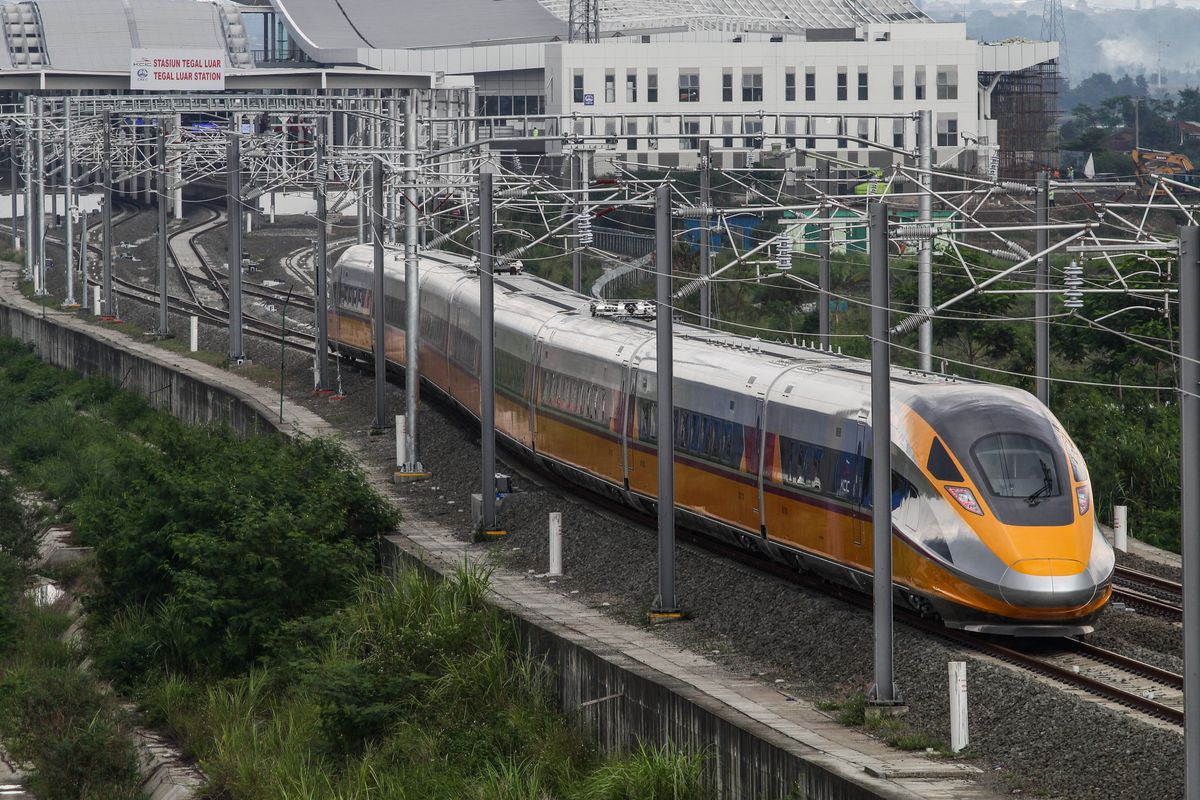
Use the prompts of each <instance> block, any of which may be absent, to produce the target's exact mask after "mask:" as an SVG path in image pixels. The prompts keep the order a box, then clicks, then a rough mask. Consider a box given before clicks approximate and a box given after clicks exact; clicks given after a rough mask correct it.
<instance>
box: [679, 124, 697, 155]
mask: <svg viewBox="0 0 1200 800" xmlns="http://www.w3.org/2000/svg"><path fill="white" fill-rule="evenodd" d="M681 127H682V130H681V133H683V135H684V136H686V137H688V138H685V139H680V140H679V149H680V150H699V149H700V140H699V139H697V138H695V137H697V136H699V135H700V120H698V119H685V120H684V121H683V123H682V125H681Z"/></svg>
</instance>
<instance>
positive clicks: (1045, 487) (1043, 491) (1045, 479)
mask: <svg viewBox="0 0 1200 800" xmlns="http://www.w3.org/2000/svg"><path fill="white" fill-rule="evenodd" d="M1038 464H1040V465H1041V466H1042V488H1040V489H1038V490H1037V491H1036V492H1034V493H1033V494H1031V495H1029V497H1026V498H1025V502H1026V503H1029V505H1031V506H1036V505H1037V504H1038V499H1039V498H1041V497H1044V496H1045V495H1047V494H1049V493H1050V490H1051V489H1053V488H1054V481H1053V479H1051V477H1050V468H1049V467H1048V466H1046V462H1045V461H1043V460H1042V459H1040V458H1039V459H1038Z"/></svg>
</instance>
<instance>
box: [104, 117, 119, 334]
mask: <svg viewBox="0 0 1200 800" xmlns="http://www.w3.org/2000/svg"><path fill="white" fill-rule="evenodd" d="M103 170H104V192H103V194H104V197H103V207H102V208H101V209H100V211H101V214H102V216H103V219H102V222H101V224H102V226H103V239H104V248H103V251H102V253H101V262H100V282H101V284H102V285H103V289H104V314H105V315H106V316H109V317H115V316H116V313H117V311H116V306H115V305H114V304H113V289H112V255H113V245H114V244H115V243H114V242H113V220H112V208H113V163H112V112H111V111H105V112H104V165H103Z"/></svg>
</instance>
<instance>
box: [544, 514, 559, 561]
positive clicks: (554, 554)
mask: <svg viewBox="0 0 1200 800" xmlns="http://www.w3.org/2000/svg"><path fill="white" fill-rule="evenodd" d="M546 574H547V575H553V576H557V575H562V574H563V571H562V512H561V511H551V512H550V570H549V571H548V572H547V573H546Z"/></svg>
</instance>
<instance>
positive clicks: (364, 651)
mask: <svg viewBox="0 0 1200 800" xmlns="http://www.w3.org/2000/svg"><path fill="white" fill-rule="evenodd" d="M0 393H3V396H5V397H6V399H7V402H6V403H5V404H4V405H3V406H0V457H2V458H3V460H4V461H5V463H6V464H7V465H8V466H9V467H10V468H11V470H12V471H13V473H14V475H15V476H16V477H17V478H18V479H19V480H20V481H21V482H22V483H23V484H26V485H28V486H30V487H33V488H35V489H37V490H40V491H42V492H44V493H45V495H46V496H47V497H50V498H53V499H54V500H55V502H56V503H57V505H58V508H57V510H56V513H57V515H58V516H59V517H60V518H61V519H63V520H65V521H66V522H68V523H69V524H70V525H72V526H73V528H74V537H75V539H76V543H78V544H83V545H89V546H92V547H94V548H95V556H94V559H93V560H92V561H90V562H89V563H87V564H86V565H85V566H84V567H83V568H76V569H75V570H74V571H73V575H72V576H71V577H72V580H73V583H74V584H75V585H76V586H77V588H78V590H79V591H80V592H81V593H82V594H83V596H84V600H85V606H86V608H87V611H88V628H89V629H88V635H87V642H88V644H87V652H88V654H89V655H90V656H91V657H92V659H93V660H94V664H95V668H96V669H97V670H98V671H99V673H100V674H102V675H103V676H104V677H106V678H108V679H109V680H111V681H112V682H113V684H114V685H115V686H116V687H117V688H118V690H119V691H121V692H122V693H124V694H126V695H128V696H130V697H131V698H133V699H134V700H136V701H137V703H138V704H139V705H140V706H141V708H142V709H143V711H144V712H145V713H146V715H147V716H148V717H149V718H150V720H151V721H152V722H154V723H156V724H158V725H161V726H163V727H164V728H166V729H168V730H169V731H170V732H172V733H173V734H174V735H175V736H176V737H177V738H178V740H179V741H180V743H181V744H182V746H183V747H184V749H185V750H186V751H187V752H188V753H190V754H191V755H193V756H194V757H195V758H196V759H197V760H198V762H199V764H200V766H201V767H202V768H203V769H204V771H205V772H206V774H207V775H208V778H209V787H208V793H209V795H210V796H212V797H222V798H226V797H227V798H254V799H255V800H261V798H285V797H286V798H297V797H304V798H357V797H368V796H369V797H378V798H406V797H413V798H416V797H421V798H438V797H446V798H451V797H453V798H459V797H464V796H467V797H488V798H491V797H496V798H531V800H532V799H533V798H543V797H562V798H633V797H637V798H651V799H653V798H672V800H684V799H685V798H699V797H703V796H706V793H705V790H704V788H703V786H704V782H703V764H702V762H701V761H700V760H699V759H697V758H694V757H688V756H684V755H681V754H679V753H676V752H673V751H664V752H659V751H653V750H646V751H643V752H641V753H638V754H635V755H634V756H632V757H630V758H627V759H624V760H621V761H617V762H610V763H601V762H599V761H598V760H597V759H596V758H595V757H594V756H593V754H592V753H591V751H590V748H589V746H588V743H587V742H586V741H585V740H584V738H583V737H582V736H581V734H580V733H579V732H578V731H577V730H576V729H575V728H574V727H573V726H572V725H570V724H569V723H568V721H567V720H566V719H565V718H564V717H563V716H562V715H561V714H560V713H558V711H557V710H556V709H555V708H554V706H553V703H552V701H551V697H550V695H549V693H548V691H547V686H546V684H545V677H544V675H543V672H542V670H541V668H540V666H539V664H537V663H536V662H535V661H534V660H532V659H530V658H529V657H528V656H527V655H524V654H522V652H521V650H520V648H519V646H518V642H517V640H516V636H515V632H514V631H513V629H512V627H511V625H510V624H509V623H507V622H506V621H505V620H504V619H503V618H502V617H501V616H500V615H499V614H498V613H497V612H496V611H494V610H493V609H491V608H490V607H489V606H488V605H487V604H486V603H485V601H484V595H485V593H486V587H487V581H486V576H484V575H480V574H477V573H472V572H463V573H461V574H459V575H457V576H456V577H455V578H453V579H452V580H447V581H436V580H433V579H430V578H427V577H424V576H422V575H420V574H418V573H415V572H414V573H405V574H402V575H400V576H399V577H398V578H397V579H396V580H395V581H392V580H387V579H384V578H382V577H380V576H378V575H377V574H375V570H374V568H375V567H376V566H377V564H376V558H377V552H378V551H377V538H378V536H379V535H380V534H381V533H383V532H385V531H388V530H391V529H392V528H393V527H394V525H395V522H396V519H395V515H394V512H393V511H392V510H391V509H390V507H389V506H388V505H387V504H386V503H385V502H384V501H383V500H382V498H380V497H379V496H378V495H376V494H374V493H373V492H372V491H371V490H370V489H369V487H368V486H367V484H366V482H365V481H364V479H363V476H362V475H361V473H360V472H359V471H358V470H357V468H356V467H354V466H353V464H352V463H351V462H350V460H349V458H348V457H347V456H346V455H345V454H344V453H343V452H342V451H341V450H339V449H338V448H337V447H335V446H333V445H332V444H330V443H327V442H322V441H301V442H296V441H292V440H288V439H285V438H283V437H279V436H274V435H269V436H259V437H253V438H250V439H247V440H241V439H239V438H237V437H236V436H235V435H234V434H233V433H232V432H230V431H228V430H224V429H214V428H194V427H189V426H186V425H184V424H182V423H180V422H178V421H176V420H174V419H173V418H171V417H168V416H166V415H164V414H161V413H159V412H155V411H153V410H151V409H150V408H148V407H147V406H146V404H145V403H143V402H142V401H141V400H140V399H138V398H135V397H133V396H131V395H129V394H126V393H123V392H120V391H117V390H116V389H115V388H114V387H113V386H112V385H111V384H109V383H106V382H102V381H96V380H81V379H79V378H77V377H75V376H73V375H71V374H69V373H65V372H62V371H59V370H56V369H54V368H51V367H48V366H46V365H44V364H42V363H41V362H39V361H37V360H36V358H34V357H33V356H32V355H31V354H30V353H29V352H27V351H26V350H25V349H24V348H22V347H21V346H20V345H18V344H16V343H13V342H11V341H0ZM15 583H17V584H19V581H16V582H15ZM64 647H65V645H64ZM72 652H73V653H74V655H73V656H72V657H74V658H77V657H78V653H75V651H72ZM53 657H54V654H53V653H49V654H48V655H43V654H35V656H34V658H35V661H33V662H31V663H33V664H35V667H34V668H35V669H36V668H38V666H37V665H43V664H50V663H52V661H53ZM37 659H40V660H37ZM6 674H7V675H8V676H9V677H10V679H11V680H17V679H21V680H25V681H27V682H28V680H29V679H28V678H27V677H26V678H21V677H20V675H18V673H16V672H15V671H12V670H9V671H7V672H6ZM64 685H65V684H64ZM19 696H20V695H19V693H14V692H12V691H6V697H8V698H12V697H19ZM10 702H11V699H10ZM67 702H74V700H73V699H72V698H70V697H68V698H67ZM80 707H81V708H84V707H86V706H84V705H83V704H80ZM80 724H82V723H80ZM0 735H3V734H2V733H0ZM7 741H8V739H7V737H6V742H7ZM50 744H51V743H48V742H47V743H42V744H41V745H39V747H46V748H49V747H50ZM34 749H35V750H36V749H37V748H34ZM30 760H33V761H34V764H35V767H36V768H37V769H38V770H39V774H40V773H41V771H42V769H43V767H42V765H41V763H39V762H38V761H37V759H36V758H34V759H30ZM91 796H94V797H97V798H99V797H108V796H112V797H120V796H121V795H118V794H116V793H110V794H108V795H106V794H103V793H99V794H93V795H91Z"/></svg>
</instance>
